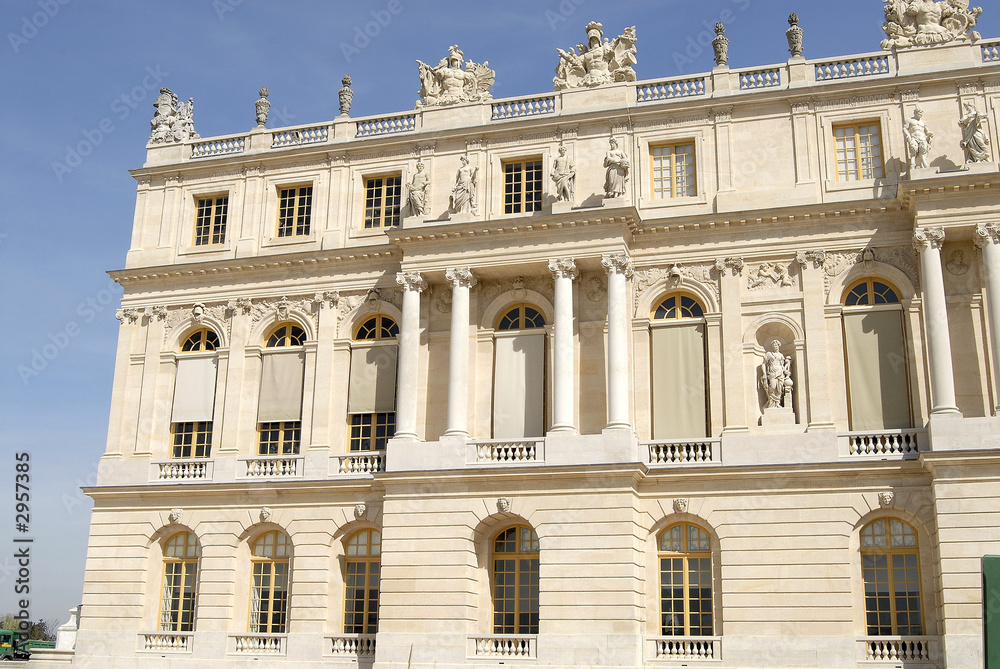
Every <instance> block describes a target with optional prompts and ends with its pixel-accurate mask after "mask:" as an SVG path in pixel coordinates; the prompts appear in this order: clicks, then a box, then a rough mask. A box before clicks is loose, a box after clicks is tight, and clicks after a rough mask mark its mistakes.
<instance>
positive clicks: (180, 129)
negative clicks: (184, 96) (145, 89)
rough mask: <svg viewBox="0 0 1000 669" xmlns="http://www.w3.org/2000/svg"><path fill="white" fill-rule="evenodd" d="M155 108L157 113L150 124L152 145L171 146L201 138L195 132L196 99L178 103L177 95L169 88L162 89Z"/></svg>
mask: <svg viewBox="0 0 1000 669" xmlns="http://www.w3.org/2000/svg"><path fill="white" fill-rule="evenodd" d="M153 107H155V108H156V113H155V114H154V115H153V119H152V120H151V121H150V122H149V125H150V126H151V130H150V133H149V143H150V144H171V143H174V142H185V141H187V140H189V139H199V138H200V137H201V135H199V134H198V133H196V132H195V131H194V98H188V101H187V102H180V103H178V102H177V95H175V94H174V93H173V92H172V91H171V90H170V89H169V88H161V89H160V95H159V97H157V98H156V100H155V101H154V102H153Z"/></svg>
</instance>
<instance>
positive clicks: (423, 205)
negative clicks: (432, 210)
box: [406, 161, 431, 216]
mask: <svg viewBox="0 0 1000 669" xmlns="http://www.w3.org/2000/svg"><path fill="white" fill-rule="evenodd" d="M430 185H431V180H430V178H429V177H428V176H427V173H426V172H424V163H423V161H420V162H418V163H417V171H416V172H414V174H413V178H412V179H410V183H408V184H406V204H407V206H408V207H409V212H408V213H409V215H410V216H424V215H425V214H426V213H427V189H428V188H429V187H430Z"/></svg>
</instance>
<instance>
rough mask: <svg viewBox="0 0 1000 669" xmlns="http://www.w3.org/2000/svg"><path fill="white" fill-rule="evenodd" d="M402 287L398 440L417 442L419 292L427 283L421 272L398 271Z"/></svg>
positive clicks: (397, 385) (397, 398)
mask: <svg viewBox="0 0 1000 669" xmlns="http://www.w3.org/2000/svg"><path fill="white" fill-rule="evenodd" d="M396 283H398V284H399V285H401V286H402V287H403V319H402V320H403V322H402V323H400V324H399V339H398V342H399V352H398V358H399V362H398V367H397V370H398V371H397V375H396V439H401V440H404V441H417V376H418V371H419V367H420V293H421V292H423V290H424V289H425V288H427V282H426V281H424V278H423V277H422V276H420V272H399V273H397V274H396Z"/></svg>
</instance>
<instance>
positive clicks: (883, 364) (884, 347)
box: [844, 310, 912, 432]
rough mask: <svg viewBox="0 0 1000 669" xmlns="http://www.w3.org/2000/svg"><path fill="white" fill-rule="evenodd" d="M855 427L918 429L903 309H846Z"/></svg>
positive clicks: (860, 428) (852, 423)
mask: <svg viewBox="0 0 1000 669" xmlns="http://www.w3.org/2000/svg"><path fill="white" fill-rule="evenodd" d="M844 340H845V345H846V347H847V380H848V383H847V387H848V391H849V392H850V402H851V429H852V430H855V431H859V432H861V431H866V430H883V429H894V428H907V427H912V425H911V424H910V423H911V420H910V392H909V384H908V383H907V380H906V349H905V347H904V343H903V324H902V321H901V312H900V311H898V310H893V311H866V312H855V313H847V312H845V313H844Z"/></svg>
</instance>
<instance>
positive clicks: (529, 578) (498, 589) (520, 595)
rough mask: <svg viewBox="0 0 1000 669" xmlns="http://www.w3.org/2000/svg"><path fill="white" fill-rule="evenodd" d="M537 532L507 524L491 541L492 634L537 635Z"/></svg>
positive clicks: (521, 526)
mask: <svg viewBox="0 0 1000 669" xmlns="http://www.w3.org/2000/svg"><path fill="white" fill-rule="evenodd" d="M538 556H539V551H538V535H537V534H535V531H534V530H533V529H531V528H530V527H526V526H524V525H517V526H515V527H509V528H507V529H506V530H504V531H503V532H501V533H500V534H498V535H497V536H496V539H494V540H493V555H492V557H493V574H492V576H493V633H494V634H538Z"/></svg>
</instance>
